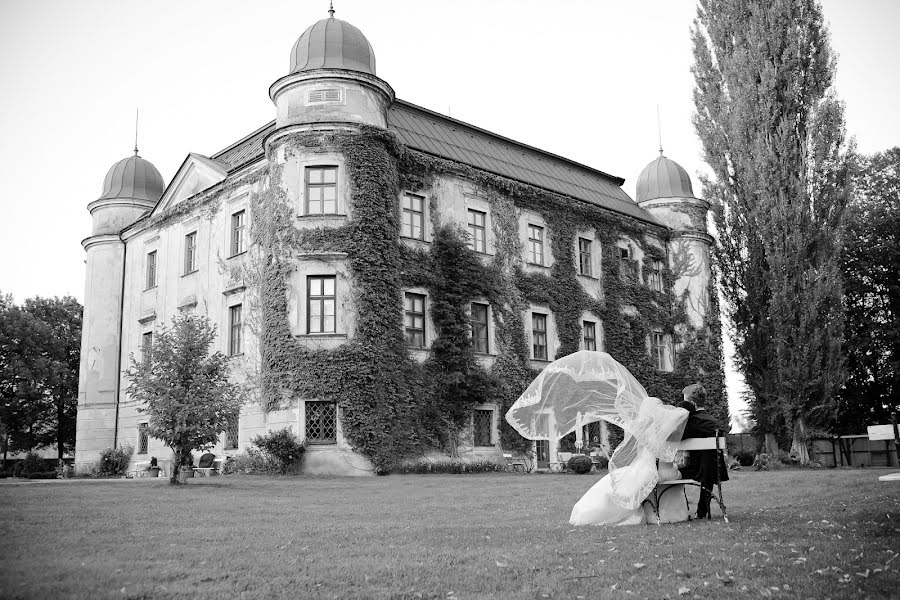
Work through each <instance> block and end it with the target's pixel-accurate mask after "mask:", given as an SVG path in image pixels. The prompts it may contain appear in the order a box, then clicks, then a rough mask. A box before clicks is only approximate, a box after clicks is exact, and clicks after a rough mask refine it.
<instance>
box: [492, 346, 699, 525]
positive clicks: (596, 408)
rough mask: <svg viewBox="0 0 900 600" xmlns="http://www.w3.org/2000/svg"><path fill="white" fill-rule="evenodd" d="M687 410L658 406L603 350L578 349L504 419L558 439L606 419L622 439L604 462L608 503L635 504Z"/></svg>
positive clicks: (669, 453)
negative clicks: (609, 494) (620, 432)
mask: <svg viewBox="0 0 900 600" xmlns="http://www.w3.org/2000/svg"><path fill="white" fill-rule="evenodd" d="M687 416H688V413H687V411H686V410H684V409H681V408H676V407H674V406H669V405H666V404H663V403H662V402H661V401H660V400H659V399H658V398H652V397H650V396H648V395H647V392H646V391H645V390H644V388H643V386H641V384H640V383H638V381H637V380H636V379H635V378H634V377H633V376H632V375H631V373H629V372H628V369H626V368H625V367H623V366H622V365H621V364H619V363H618V362H617V361H616V360H615V359H614V358H613V357H612V356H610V355H609V354H606V353H605V352H593V351H589V350H582V351H581V352H576V353H574V354H570V355H568V356H565V357H563V358H561V359H559V360H556V361H554V362H552V363H550V364H549V365H548V366H547V367H546V368H545V369H544V370H543V371H542V372H541V374H540V375H538V376H537V377H536V378H535V380H534V381H532V382H531V385H529V386H528V389H526V390H525V392H524V393H523V394H522V395H521V396H520V397H519V399H518V400H517V401H516V402H515V404H513V405H512V406H511V407H510V409H509V411H507V413H506V421H507V422H508V423H509V424H510V425H511V426H512V427H513V428H514V429H515V430H516V431H518V432H519V434H520V435H522V436H523V437H525V438H527V439H531V440H551V439H552V440H558V439H560V438H561V437H563V436H564V435H566V434H568V433H570V432H572V431H574V432H575V438H576V446H577V447H581V445H582V439H581V438H582V426H584V425H587V424H588V423H591V422H594V421H601V420H602V421H606V422H607V423H612V424H613V425H617V426H619V427H621V428H622V429H623V430H624V432H625V439H624V440H623V441H622V443H621V444H619V446H618V447H617V448H616V450H615V452H613V455H612V458H611V459H610V461H609V477H610V480H611V485H612V499H613V502H615V503H616V504H617V505H619V506H620V507H622V508H626V509H629V510H631V509H634V508H637V507H638V506H640V504H641V502H643V500H644V499H645V498H646V497H647V495H648V494H649V493H650V492H651V491H653V487H654V486H655V485H656V483H657V480H658V477H657V471H656V459H657V458H658V459H660V460H662V461H666V462H672V461H673V460H674V459H675V454H676V452H677V450H678V447H677V444H678V442H679V441H681V436H682V433H683V432H684V426H685V423H686V421H687Z"/></svg>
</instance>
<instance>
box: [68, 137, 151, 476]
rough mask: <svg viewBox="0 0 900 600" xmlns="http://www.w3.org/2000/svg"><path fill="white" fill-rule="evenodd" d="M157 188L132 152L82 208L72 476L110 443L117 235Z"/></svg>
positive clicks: (116, 374)
mask: <svg viewBox="0 0 900 600" xmlns="http://www.w3.org/2000/svg"><path fill="white" fill-rule="evenodd" d="M163 188H164V185H163V178H162V176H161V175H160V174H159V171H157V170H156V167H154V166H153V165H152V164H151V163H150V162H149V161H146V160H144V159H143V158H141V157H140V156H138V153H137V148H135V151H134V156H129V157H128V158H124V159H122V160H120V161H119V162H117V163H116V164H114V165H113V166H112V168H111V169H110V170H109V172H108V173H107V174H106V179H105V180H104V182H103V192H102V193H101V194H100V197H99V198H98V199H96V200H94V201H93V202H91V203H90V204H88V206H87V208H88V211H89V212H90V213H91V218H92V219H93V227H92V229H91V236H90V237H88V238H86V239H85V240H84V241H82V242H81V245H82V246H83V247H84V249H85V252H86V253H87V257H86V260H85V263H86V270H85V291H84V319H83V321H84V324H83V328H82V333H81V365H80V369H79V376H78V417H77V421H76V434H75V468H76V470H77V471H78V472H85V471H87V470H89V469H90V467H91V465H92V464H93V463H94V462H95V461H96V460H97V458H98V457H99V455H100V451H101V450H103V449H104V448H108V447H114V446H115V444H116V433H117V432H116V408H117V404H118V396H119V382H120V380H121V364H120V363H119V358H120V356H121V332H122V290H123V282H124V272H125V244H124V242H123V241H122V239H121V237H120V236H119V234H120V232H121V231H122V230H123V229H124V228H125V227H127V226H129V225H131V224H132V223H134V222H135V221H137V220H138V219H139V218H140V217H141V216H142V215H143V214H144V213H146V212H147V211H149V210H151V209H152V208H153V207H154V206H155V205H156V202H157V201H158V200H159V198H160V197H161V196H162V193H163Z"/></svg>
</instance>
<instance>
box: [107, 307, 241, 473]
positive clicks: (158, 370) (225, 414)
mask: <svg viewBox="0 0 900 600" xmlns="http://www.w3.org/2000/svg"><path fill="white" fill-rule="evenodd" d="M215 337H216V329H215V327H214V326H213V325H212V324H210V322H209V319H208V318H207V317H204V316H200V315H191V314H186V315H179V316H176V317H175V318H174V319H172V326H171V327H165V326H161V327H160V329H159V331H158V332H157V334H156V335H155V336H154V339H153V346H152V348H151V349H150V356H149V357H147V356H142V357H141V360H140V361H138V360H135V358H134V355H131V356H130V357H129V362H130V365H129V368H128V370H127V371H126V372H125V376H126V378H127V379H128V381H129V384H128V394H129V395H130V396H131V398H132V399H133V400H135V401H136V402H138V403H140V404H142V405H143V406H142V407H141V408H139V409H138V410H139V411H140V412H143V413H147V414H148V415H149V416H150V422H149V430H148V432H149V434H150V435H151V436H153V437H155V438H157V439H160V440H162V441H163V442H165V444H166V445H167V446H168V447H169V448H171V449H172V451H173V452H174V453H175V460H174V461H173V470H172V478H171V480H170V482H171V483H173V484H174V483H178V472H179V471H180V468H181V465H182V464H184V460H185V458H186V457H187V456H188V455H189V454H190V453H191V451H192V450H206V449H207V448H209V447H211V446H212V445H213V444H215V443H216V440H217V439H218V437H219V434H220V433H222V432H223V431H225V429H226V427H227V425H228V423H229V422H230V421H232V420H233V419H236V418H237V416H238V414H239V412H240V408H241V402H242V399H243V389H242V388H241V386H239V385H237V384H234V383H232V382H230V381H229V380H228V359H227V357H226V356H225V355H224V354H222V353H221V352H216V353H214V354H210V353H209V347H210V345H212V343H213V340H214V339H215Z"/></svg>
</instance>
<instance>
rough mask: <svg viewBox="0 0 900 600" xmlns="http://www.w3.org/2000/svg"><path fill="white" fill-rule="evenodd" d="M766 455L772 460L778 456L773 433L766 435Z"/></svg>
mask: <svg viewBox="0 0 900 600" xmlns="http://www.w3.org/2000/svg"><path fill="white" fill-rule="evenodd" d="M766 454H768V455H769V457H770V458H772V459H773V460H774V459H775V458H776V457H777V456H778V440H777V439H775V434H774V433H767V434H766Z"/></svg>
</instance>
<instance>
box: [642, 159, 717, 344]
mask: <svg viewBox="0 0 900 600" xmlns="http://www.w3.org/2000/svg"><path fill="white" fill-rule="evenodd" d="M635 198H636V200H637V203H638V205H640V206H641V207H642V208H644V209H646V210H647V212H649V213H650V214H652V215H653V216H654V217H655V218H656V219H657V220H658V221H660V222H661V223H663V224H664V225H667V226H668V227H669V228H670V229H671V230H672V236H671V239H670V241H669V258H670V263H671V266H672V267H673V268H674V269H675V271H676V272H675V276H676V280H675V290H674V292H675V296H676V297H677V298H682V297H683V295H684V293H685V292H687V296H686V297H685V300H686V306H685V308H686V310H687V314H688V317H689V319H690V321H691V324H692V325H693V326H694V327H695V328H699V327H702V326H703V325H704V323H705V320H706V316H707V314H708V311H709V289H708V286H709V278H710V268H709V264H710V263H709V257H710V248H711V247H712V242H713V239H712V237H711V236H710V235H709V232H708V231H707V228H706V213H707V212H708V211H709V202H707V201H706V200H702V199H700V198H697V197H696V196H694V189H693V186H692V185H691V178H690V176H688V173H687V171H685V170H684V168H683V167H682V166H681V165H679V164H678V163H677V162H675V161H674V160H671V159H669V158H666V157H665V156H663V152H662V148H660V149H659V157H658V158H657V159H656V160H654V161H653V162H651V163H650V164H649V165H647V166H646V167H644V170H643V171H641V174H640V176H639V177H638V180H637V190H636V194H635Z"/></svg>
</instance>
